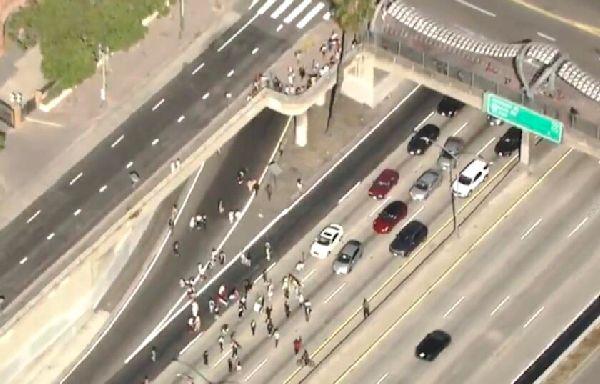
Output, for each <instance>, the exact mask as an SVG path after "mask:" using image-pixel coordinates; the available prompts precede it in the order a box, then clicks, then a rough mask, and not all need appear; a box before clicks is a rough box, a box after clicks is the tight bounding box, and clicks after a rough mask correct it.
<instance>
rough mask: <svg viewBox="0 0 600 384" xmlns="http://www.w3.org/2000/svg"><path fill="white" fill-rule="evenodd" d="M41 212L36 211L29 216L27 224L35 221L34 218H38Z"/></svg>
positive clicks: (39, 210)
mask: <svg viewBox="0 0 600 384" xmlns="http://www.w3.org/2000/svg"><path fill="white" fill-rule="evenodd" d="M41 212H42V210H41V209H38V210H37V211H36V212H35V213H34V214H33V215H31V216H30V217H29V219H27V224H29V223H31V222H32V221H33V220H35V218H36V217H38V215H39V214H40V213H41Z"/></svg>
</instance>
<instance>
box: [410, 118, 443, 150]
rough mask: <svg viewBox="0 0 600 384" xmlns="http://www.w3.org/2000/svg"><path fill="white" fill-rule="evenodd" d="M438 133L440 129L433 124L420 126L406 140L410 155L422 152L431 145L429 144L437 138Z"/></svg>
mask: <svg viewBox="0 0 600 384" xmlns="http://www.w3.org/2000/svg"><path fill="white" fill-rule="evenodd" d="M439 135H440V129H439V128H438V127H437V126H435V125H433V124H427V125H425V126H423V127H421V128H420V129H419V130H418V131H417V132H415V134H414V135H413V137H412V138H411V139H410V141H409V142H408V146H407V150H408V153H410V154H411V155H422V154H424V153H425V152H426V151H427V149H428V148H429V147H431V144H433V142H434V141H436V140H437V138H438V136H439Z"/></svg>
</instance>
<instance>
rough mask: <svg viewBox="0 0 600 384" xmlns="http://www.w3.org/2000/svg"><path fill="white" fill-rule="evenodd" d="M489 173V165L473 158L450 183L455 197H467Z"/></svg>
mask: <svg viewBox="0 0 600 384" xmlns="http://www.w3.org/2000/svg"><path fill="white" fill-rule="evenodd" d="M489 174H490V166H489V164H488V163H486V162H485V161H483V160H481V159H473V160H471V162H470V163H469V164H467V165H466V167H465V168H464V169H463V170H462V171H460V174H459V175H458V177H457V178H456V180H454V182H453V183H452V192H453V193H454V196H456V197H467V196H469V195H470V194H471V192H472V191H473V190H474V189H475V188H477V187H478V186H479V184H481V183H482V182H483V181H484V180H485V178H486V177H487V176H488V175H489Z"/></svg>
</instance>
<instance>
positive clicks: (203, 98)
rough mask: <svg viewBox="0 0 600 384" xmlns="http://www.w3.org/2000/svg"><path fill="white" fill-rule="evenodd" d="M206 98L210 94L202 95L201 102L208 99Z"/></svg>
mask: <svg viewBox="0 0 600 384" xmlns="http://www.w3.org/2000/svg"><path fill="white" fill-rule="evenodd" d="M208 96H210V93H209V92H206V93H205V94H204V95H202V100H206V99H208Z"/></svg>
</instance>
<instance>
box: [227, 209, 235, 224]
mask: <svg viewBox="0 0 600 384" xmlns="http://www.w3.org/2000/svg"><path fill="white" fill-rule="evenodd" d="M227 218H228V219H229V224H233V221H234V220H235V211H233V210H230V211H229V213H228V214H227Z"/></svg>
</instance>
